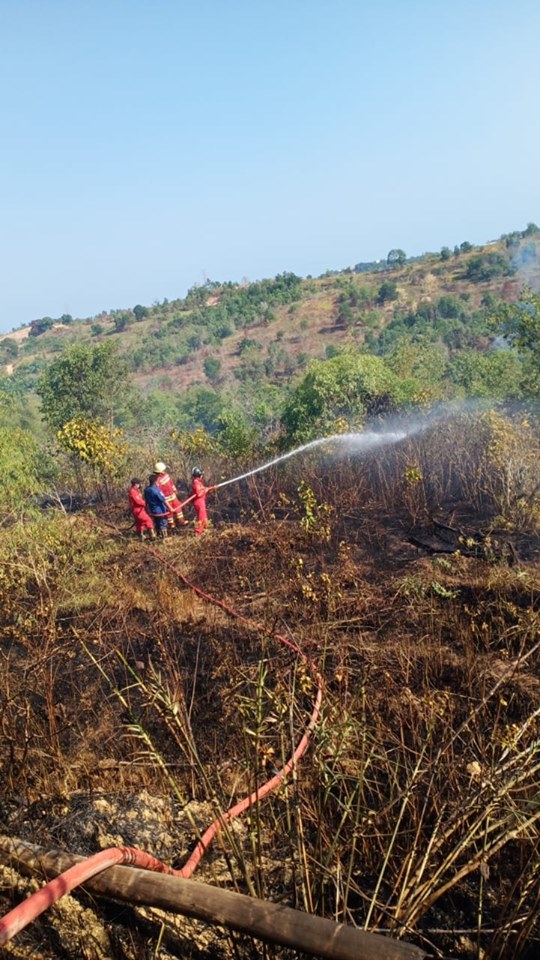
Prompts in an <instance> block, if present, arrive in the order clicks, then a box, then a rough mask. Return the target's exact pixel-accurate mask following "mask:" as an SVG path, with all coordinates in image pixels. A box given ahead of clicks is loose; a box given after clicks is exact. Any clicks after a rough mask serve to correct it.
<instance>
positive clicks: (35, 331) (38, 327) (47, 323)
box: [30, 317, 54, 337]
mask: <svg viewBox="0 0 540 960" xmlns="http://www.w3.org/2000/svg"><path fill="white" fill-rule="evenodd" d="M53 326H54V320H53V318H52V317H41V319H40V320H32V323H31V324H30V336H31V337H39V336H41V334H42V333H46V332H47V330H50V329H51V327H53Z"/></svg>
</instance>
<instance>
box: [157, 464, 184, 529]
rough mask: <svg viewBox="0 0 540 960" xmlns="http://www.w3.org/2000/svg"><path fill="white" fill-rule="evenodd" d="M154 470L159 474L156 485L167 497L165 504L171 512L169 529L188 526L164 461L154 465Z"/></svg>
mask: <svg viewBox="0 0 540 960" xmlns="http://www.w3.org/2000/svg"><path fill="white" fill-rule="evenodd" d="M154 470H155V471H156V474H157V480H156V485H157V486H158V487H159V489H160V490H161V492H162V494H163V496H164V497H165V502H166V504H167V509H168V511H169V529H171V530H172V529H174V527H175V526H177V527H185V526H187V523H188V521H187V520H186V518H185V517H184V512H183V510H182V504H181V503H180V501H179V499H178V496H177V492H176V487H175V485H174V482H173V481H172V480H171V478H170V476H169V474H168V472H167V466H166V464H164V463H163V461H162V460H158V461H157V463H155V464H154Z"/></svg>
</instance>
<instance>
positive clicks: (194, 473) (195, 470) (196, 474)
mask: <svg viewBox="0 0 540 960" xmlns="http://www.w3.org/2000/svg"><path fill="white" fill-rule="evenodd" d="M191 476H192V477H202V470H199V468H198V467H193V470H192V471H191Z"/></svg>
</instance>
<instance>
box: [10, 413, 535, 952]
mask: <svg viewBox="0 0 540 960" xmlns="http://www.w3.org/2000/svg"><path fill="white" fill-rule="evenodd" d="M453 439H454V438H453V437H452V435H450V434H449V435H448V437H446V440H445V438H444V435H443V434H442V433H441V431H438V432H437V434H435V435H434V436H433V437H426V438H425V439H424V441H423V442H422V443H420V442H417V441H415V443H414V444H410V445H409V446H404V447H402V448H399V449H398V448H396V450H395V451H394V452H393V453H391V452H390V451H389V452H388V453H385V454H384V456H383V455H381V456H379V457H378V458H377V459H376V460H374V461H372V462H369V463H368V462H365V463H364V465H363V466H362V467H359V466H358V465H357V464H354V463H343V464H341V465H340V467H339V469H333V470H332V471H331V472H329V471H328V469H327V467H328V464H327V463H326V464H325V461H324V460H321V461H315V460H313V461H310V464H306V469H305V470H304V472H303V478H304V480H305V482H306V483H307V484H308V485H310V488H311V489H312V490H313V493H314V496H315V501H316V503H317V504H318V505H319V506H320V507H321V508H322V506H323V505H324V506H325V510H322V509H320V510H317V509H316V510H315V511H314V518H315V519H312V521H310V523H302V520H303V518H304V519H305V514H304V510H305V498H304V501H303V500H302V498H301V497H299V495H298V491H297V487H298V481H297V478H296V477H295V476H294V472H293V471H292V470H289V471H286V472H284V473H282V474H279V475H278V474H276V475H275V476H273V477H272V476H270V477H267V478H263V480H261V479H260V478H259V479H258V481H257V483H255V481H251V482H249V483H247V484H246V485H245V486H244V487H243V488H242V489H240V490H233V489H228V490H227V491H225V492H224V493H223V495H222V496H221V499H217V500H216V502H215V507H214V518H215V520H216V528H215V529H214V530H212V531H211V532H210V533H209V534H208V535H207V536H206V537H205V538H202V539H201V541H196V540H195V539H194V538H193V537H192V536H189V535H188V536H187V537H186V538H182V537H178V538H175V539H172V540H170V541H168V542H166V543H164V544H162V545H161V546H160V548H159V549H160V550H162V552H163V555H164V556H166V557H167V558H168V559H169V560H172V561H173V562H174V563H177V564H179V565H180V567H181V568H182V569H183V570H184V571H185V572H186V573H187V574H188V575H189V576H190V577H191V578H192V579H193V580H194V581H195V582H197V583H200V584H201V585H203V586H204V588H205V589H207V590H208V591H209V592H210V593H214V594H215V595H216V596H218V597H220V598H223V599H225V600H226V601H227V602H229V603H231V604H232V605H233V606H234V607H235V608H236V609H238V610H239V611H240V612H242V613H243V614H245V615H246V616H248V617H250V618H251V619H252V620H254V621H255V622H257V623H259V624H262V625H263V627H264V630H262V631H261V630H257V629H251V628H249V627H248V626H246V625H243V624H239V623H235V622H234V621H231V620H230V619H229V618H227V617H226V615H225V614H224V613H223V612H222V611H220V610H217V609H215V608H210V607H208V605H205V604H203V603H202V601H200V600H199V599H197V598H194V597H193V596H192V594H191V593H190V592H189V591H187V590H186V589H185V588H184V587H183V586H181V585H180V584H179V582H178V580H177V579H176V578H175V576H174V574H173V573H172V572H171V571H167V570H165V569H164V568H163V567H162V566H160V565H159V564H158V563H157V562H156V561H155V560H154V559H153V558H151V557H150V556H149V555H148V554H147V553H146V552H145V550H144V548H142V547H141V546H139V545H138V544H136V543H135V542H133V541H131V542H129V541H128V542H126V540H125V539H122V538H120V537H116V536H115V535H111V536H106V537H103V536H101V537H98V536H96V534H95V532H93V531H92V529H91V527H88V526H87V525H86V524H85V523H84V522H83V521H82V520H80V519H79V520H76V521H70V520H69V519H66V518H60V519H58V520H54V521H50V520H46V521H45V520H42V521H40V522H38V523H33V524H32V525H30V526H28V527H26V528H25V529H21V530H16V529H15V528H14V530H13V532H12V540H11V542H9V543H8V542H7V541H3V543H2V545H1V548H0V549H1V551H2V558H1V559H2V567H1V569H2V575H3V578H4V585H5V588H6V590H5V592H6V596H7V598H8V602H7V604H6V607H5V610H4V613H3V628H4V637H5V640H4V641H3V644H2V648H1V656H2V661H3V662H2V667H3V669H2V673H1V676H2V680H1V683H0V719H1V722H2V730H3V733H4V738H3V743H2V754H1V760H2V772H3V784H4V786H3V791H2V797H1V806H0V818H1V820H2V828H3V829H4V830H6V831H8V832H11V833H13V834H14V835H22V836H23V837H26V838H27V839H30V840H38V841H41V842H44V843H54V841H55V839H56V838H61V840H62V843H64V844H70V845H71V847H72V849H73V850H74V852H83V853H84V852H93V851H94V849H95V845H96V844H99V843H101V842H103V843H105V842H106V840H107V839H110V837H112V838H119V839H117V840H116V841H115V842H119V841H120V840H124V841H126V831H127V829H128V827H127V826H126V818H125V817H124V818H123V819H122V816H121V814H120V810H121V808H122V807H125V808H126V809H129V808H130V804H131V803H132V802H133V800H132V798H133V797H134V796H138V795H141V794H142V793H143V792H144V791H146V794H147V795H149V796H154V797H158V798H162V800H161V802H163V803H165V804H166V805H167V807H166V809H167V813H166V814H165V812H164V813H163V817H164V829H166V836H167V842H166V844H164V845H163V847H162V849H163V853H164V855H167V856H169V857H171V858H172V857H174V855H175V854H174V851H176V854H177V856H178V857H179V858H180V859H181V858H183V857H185V855H186V853H187V849H188V847H189V844H190V843H192V842H193V840H194V839H195V838H196V837H197V836H198V835H199V833H200V830H201V828H202V827H203V826H204V825H205V824H204V823H203V822H201V820H200V818H198V817H196V816H195V815H193V816H192V820H191V823H190V822H189V821H187V822H185V821H183V822H182V825H181V826H180V820H179V819H178V817H179V811H180V810H181V809H182V810H190V809H191V802H192V801H196V802H197V804H204V805H205V806H204V810H205V811H206V814H208V815H210V816H211V815H212V814H215V813H216V812H219V811H223V810H226V809H227V808H228V806H229V805H230V804H231V802H232V801H233V800H234V799H238V798H240V797H241V796H243V795H244V794H245V792H246V791H247V790H249V789H252V788H253V785H254V784H256V783H259V782H261V781H262V780H264V779H265V777H266V776H267V775H268V772H269V771H271V769H272V768H273V766H274V765H278V766H279V765H280V764H281V763H282V762H283V761H284V760H285V759H286V758H287V757H288V756H289V755H290V752H291V746H292V744H293V742H295V741H296V740H297V739H298V736H299V735H300V733H301V732H302V730H303V727H304V725H305V722H306V718H307V716H308V715H309V710H310V704H311V702H312V698H313V685H312V681H311V679H310V676H309V672H306V671H305V670H303V669H301V668H300V667H299V664H298V662H297V659H296V658H295V657H294V655H293V654H292V653H291V652H290V651H287V650H286V649H284V648H283V647H281V646H280V645H279V644H278V643H277V642H276V641H274V640H272V639H271V638H270V637H269V636H268V635H267V631H268V630H275V629H277V630H279V631H281V632H286V633H288V632H289V631H290V632H291V634H292V633H294V637H295V640H296V641H297V642H298V643H299V644H300V646H301V647H302V649H304V650H305V651H306V652H307V653H308V654H309V655H310V656H311V657H313V658H314V659H315V660H316V661H317V663H318V664H319V665H320V669H321V671H322V672H323V675H324V678H325V684H326V690H325V700H324V708H323V715H322V718H321V722H320V724H319V726H318V727H317V729H316V731H315V734H314V737H313V742H312V747H311V750H310V752H309V754H308V755H307V756H306V758H305V759H304V760H303V761H302V763H301V764H300V766H299V767H298V769H297V770H296V771H295V775H294V776H293V777H292V778H291V779H290V782H289V783H288V784H286V785H284V786H283V787H282V788H281V789H280V790H279V791H278V792H277V794H275V795H274V796H273V797H270V798H268V799H267V800H266V801H265V802H264V803H263V804H261V805H260V806H259V807H257V808H255V809H254V810H252V811H251V813H250V814H249V815H248V816H247V817H246V818H245V821H244V823H243V826H242V828H241V829H240V830H239V831H238V832H235V831H230V832H227V833H226V834H225V835H223V836H222V838H221V840H220V843H219V844H218V845H217V846H216V848H215V850H213V851H212V853H211V855H210V856H209V858H208V862H207V863H206V864H205V865H204V866H203V868H202V871H203V872H202V876H205V877H208V878H209V879H213V882H216V883H226V884H232V885H234V886H235V887H236V888H237V889H241V890H245V891H250V892H252V893H254V894H256V895H258V896H265V897H269V898H272V899H280V900H283V901H285V902H287V903H289V904H291V905H298V906H301V907H302V908H303V909H307V910H313V911H316V912H318V913H320V914H323V915H327V916H331V917H333V918H335V919H337V920H345V921H347V922H352V923H355V924H358V925H363V926H366V927H368V928H370V929H386V930H392V931H393V932H394V934H397V935H400V936H403V935H404V936H407V937H412V938H415V937H417V938H419V940H420V941H421V942H423V943H428V945H431V948H432V950H433V951H434V953H435V955H439V956H441V955H443V953H450V954H451V955H453V956H456V955H458V954H459V955H463V956H467V957H471V958H473V957H480V956H483V957H484V958H490V960H496V958H500V960H502V958H506V957H515V958H518V957H524V956H525V955H526V950H527V948H528V945H534V944H535V943H537V940H538V937H539V930H538V916H539V907H540V905H539V903H538V893H537V891H538V862H539V861H538V855H539V848H538V822H539V820H540V807H539V806H538V800H537V797H538V785H539V776H540V764H539V761H538V751H537V745H538V738H539V734H540V716H539V711H538V702H539V700H538V693H539V690H540V675H539V671H540V654H539V643H540V631H539V626H540V608H539V602H538V598H539V596H540V590H539V588H540V575H539V569H538V548H539V545H538V534H537V532H536V531H535V529H534V528H533V527H532V526H531V527H530V528H529V529H528V530H525V529H523V528H521V527H519V525H516V524H514V526H512V525H511V524H510V525H507V527H506V528H505V529H504V536H505V537H506V538H507V539H508V538H513V549H514V554H508V553H507V552H505V551H502V550H496V549H495V547H494V546H493V543H492V544H491V546H490V547H489V549H487V548H486V547H485V540H481V539H480V538H479V536H478V534H479V531H481V530H483V531H490V536H491V537H492V538H493V537H494V533H493V518H494V510H495V506H496V505H495V499H494V497H495V496H496V495H498V494H497V488H492V489H491V488H490V489H487V488H486V489H484V486H482V480H481V475H480V474H478V473H476V474H475V476H476V482H477V483H478V484H480V485H481V489H480V490H476V491H475V490H473V492H475V495H477V498H478V499H477V504H476V506H475V505H474V503H472V502H471V498H470V497H469V498H468V495H467V493H466V491H467V490H469V489H470V487H469V486H468V485H470V484H471V483H472V481H471V477H470V473H469V463H470V458H469V459H468V457H467V456H466V455H465V451H461V452H460V451H459V450H458V449H457V446H456V443H455V442H453ZM475 442H476V440H475ZM430 444H431V449H430ZM434 450H437V451H438V452H439V458H438V459H433V451H434ZM443 450H446V451H450V452H451V456H447V457H446V458H443V457H442V455H441V451H443ZM422 458H424V461H425V463H427V462H428V460H429V462H430V463H431V464H433V463H436V464H437V467H436V469H435V468H433V467H432V469H431V470H430V473H429V476H428V478H427V479H425V480H424V479H422V481H418V484H417V485H420V482H421V483H422V496H421V498H418V497H416V492H415V491H414V489H413V493H414V497H413V496H412V494H411V490H410V488H408V487H407V486H406V485H405V486H404V484H403V476H404V470H406V469H407V468H408V466H410V464H411V462H412V461H413V460H414V462H419V463H420V466H421V473H422V477H424V475H425V469H424V461H422ZM520 476H521V477H523V475H522V474H521V475H520ZM479 477H480V479H478V478H479ZM511 506H512V504H511V503H510V504H509V507H511ZM436 509H437V510H438V511H439V512H438V514H437V515H438V516H439V518H442V517H444V518H445V519H446V520H447V521H448V524H447V525H448V526H449V527H450V526H452V527H453V528H454V529H458V528H459V530H460V531H461V533H460V534H459V535H462V534H463V535H464V536H465V539H466V540H467V539H473V541H474V543H475V544H476V546H475V549H474V550H473V549H472V548H470V549H469V548H467V545H466V543H463V544H461V545H459V544H458V545H457V546H458V549H457V550H454V551H453V552H450V553H439V554H437V555H435V554H433V555H431V554H426V552H425V551H422V550H420V549H419V548H418V547H417V546H415V545H414V544H412V543H411V542H410V541H409V539H408V538H409V535H410V533H411V531H415V532H416V533H419V531H420V533H421V534H422V535H423V536H427V530H428V526H429V523H430V519H429V518H430V514H432V513H433V511H434V510H436ZM443 510H444V511H445V513H444V514H443V513H442V512H441V511H443ZM221 511H222V512H223V515H227V516H229V517H231V516H234V517H236V522H234V523H233V522H231V521H230V520H229V521H228V522H227V523H220V520H219V517H220V512H221ZM497 536H500V535H499V534H497ZM480 547H482V549H480ZM467 550H468V552H467ZM509 559H510V560H511V561H512V565H509V563H508V560H509ZM96 793H101V795H102V796H103V798H104V800H106V801H107V803H108V802H109V798H110V797H114V798H115V802H116V804H118V803H119V804H120V807H118V806H116V807H114V808H111V809H112V811H113V812H112V813H111V814H110V818H111V820H115V819H116V823H115V822H111V823H110V824H109V825H107V824H106V823H105V821H104V820H103V819H100V820H99V822H100V823H102V827H100V830H101V833H100V832H99V831H97V832H96V829H97V828H96V829H93V828H92V827H91V826H90V827H89V826H88V824H89V823H90V824H91V823H92V819H91V818H90V821H89V820H88V819H86V820H85V818H84V817H83V816H82V815H81V810H82V807H81V802H82V798H83V797H85V796H95V795H96ZM44 798H46V803H45V804H44V803H43V800H44ZM130 798H131V799H130ZM188 801H190V803H187V802H188ZM186 803H187V806H186ZM171 805H172V806H171ZM157 807H158V804H157V802H156V809H157ZM115 809H116V810H117V814H116V817H115V814H114V810H115ZM136 809H139V808H136ZM163 810H164V811H165V807H163ZM62 811H65V813H62ZM75 811H79V815H78V816H74V815H73V814H74V813H75ZM175 811H176V813H175ZM206 814H205V815H206ZM93 816H94V818H95V817H96V816H97V814H95V813H94V814H93ZM68 825H69V829H68ZM100 837H101V840H100ZM128 839H129V837H128ZM159 841H160V837H159V836H156V843H157V844H158V845H159ZM145 922H146V921H145ZM118 924H120V927H119V926H118ZM120 928H121V921H119V920H118V918H116V919H115V924H113V926H112V927H111V928H109V927H107V935H110V936H111V938H112V939H111V942H113V944H114V951H115V953H114V956H115V957H116V956H118V957H128V956H136V955H137V954H136V953H135V954H134V953H133V952H132V953H130V952H129V950H128V949H127V947H126V948H122V949H124V952H122V949H121V947H120V946H119V943H120V942H121V940H122V938H121V937H119V934H118V930H119V929H120ZM36 929H37V930H38V931H39V930H40V929H41V930H42V931H46V930H47V929H48V928H47V924H46V922H45V923H44V924H43V925H41V927H39V926H38V927H37V928H36ZM455 929H459V930H465V931H467V933H466V934H454V933H453V930H455ZM145 930H146V934H145V935H146V936H147V938H148V937H149V938H150V942H153V943H154V945H155V944H156V942H157V938H158V936H159V928H158V927H156V926H152V924H151V923H150V926H147V927H145ZM437 931H439V932H437ZM441 931H443V932H441ZM444 931H446V932H444ZM36 936H37V937H38V940H39V936H40V934H39V933H36ZM41 936H48V934H46V933H43V932H42V934H41ZM141 936H142V933H141V930H140V929H139V930H138V932H137V937H139V938H140V937H141ZM152 938H153V940H152ZM143 939H144V938H143ZM138 942H139V943H140V942H142V941H141V940H139V941H138ZM42 946H43V943H42ZM214 946H215V944H214ZM63 949H64V951H66V950H67V953H66V955H67V956H71V955H73V954H70V953H69V948H67V947H65V945H63ZM130 949H131V950H132V951H133V950H136V949H137V948H136V947H135V946H132V947H130ZM163 949H164V950H165V948H163ZM171 949H172V947H171V944H170V943H169V947H168V948H167V949H166V950H165V952H163V951H162V952H161V954H160V955H161V956H168V955H171V954H170V952H169V951H170V950H171ZM177 949H178V950H180V947H177ZM234 949H235V950H236V955H237V956H246V955H250V951H251V950H252V948H251V947H250V945H249V944H246V943H243V944H242V945H238V944H237V945H236V946H235V948H234ZM531 949H532V946H531ZM231 950H232V947H231V944H230V943H229V944H228V945H227V952H228V953H229V954H230V953H231ZM44 955H46V956H54V955H55V954H54V952H52V953H51V952H50V949H49V952H48V953H47V951H46V950H45V953H44ZM79 955H80V954H79ZM139 955H142V954H139ZM150 955H152V954H150ZM156 955H157V953H156ZM177 955H184V954H182V953H180V954H177ZM252 955H257V952H256V950H255V949H254V950H253V953H252ZM269 955H270V954H269Z"/></svg>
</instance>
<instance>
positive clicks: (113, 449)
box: [56, 417, 127, 475]
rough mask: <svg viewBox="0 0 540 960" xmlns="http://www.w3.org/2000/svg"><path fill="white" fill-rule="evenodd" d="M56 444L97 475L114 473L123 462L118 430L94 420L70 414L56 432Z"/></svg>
mask: <svg viewBox="0 0 540 960" xmlns="http://www.w3.org/2000/svg"><path fill="white" fill-rule="evenodd" d="M56 438H57V440H58V443H59V444H60V446H62V447H63V448H64V450H68V451H69V452H70V453H74V454H76V456H77V457H78V458H79V460H82V461H83V463H88V464H90V466H92V467H93V468H94V470H95V471H96V472H97V473H98V474H102V473H108V474H113V475H114V474H117V473H118V472H119V470H120V468H121V466H122V464H123V462H124V459H125V456H126V452H127V447H126V444H125V443H124V442H123V440H122V438H123V431H122V430H111V429H110V428H109V427H106V426H104V425H103V424H102V423H99V421H98V420H87V419H86V418H85V417H74V418H73V420H69V421H68V423H65V424H64V426H63V427H62V428H61V429H60V430H59V431H58V433H57V434H56Z"/></svg>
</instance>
